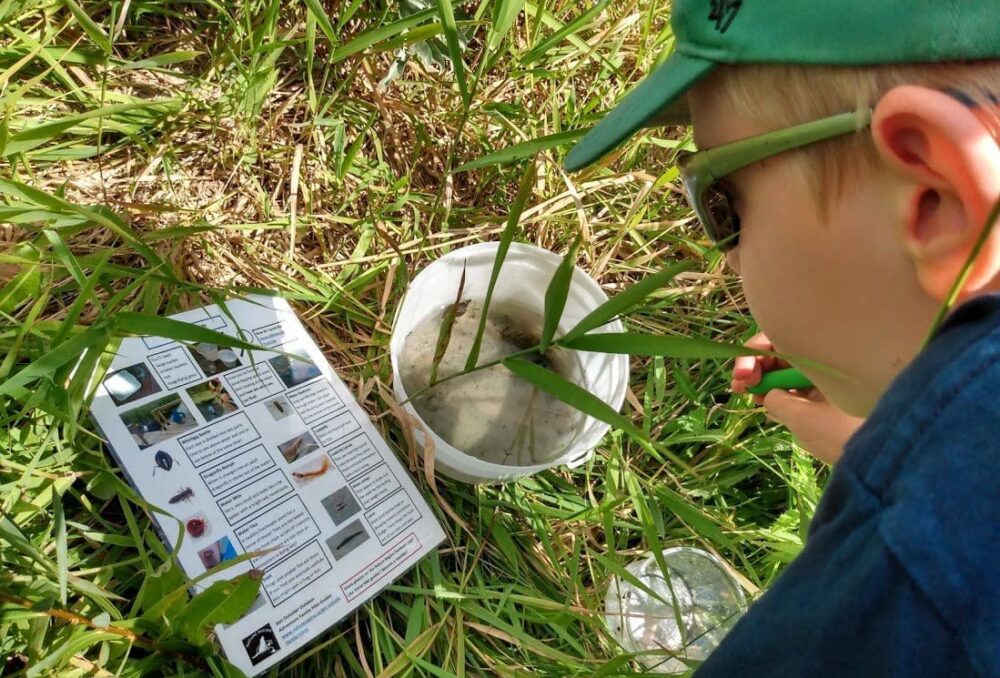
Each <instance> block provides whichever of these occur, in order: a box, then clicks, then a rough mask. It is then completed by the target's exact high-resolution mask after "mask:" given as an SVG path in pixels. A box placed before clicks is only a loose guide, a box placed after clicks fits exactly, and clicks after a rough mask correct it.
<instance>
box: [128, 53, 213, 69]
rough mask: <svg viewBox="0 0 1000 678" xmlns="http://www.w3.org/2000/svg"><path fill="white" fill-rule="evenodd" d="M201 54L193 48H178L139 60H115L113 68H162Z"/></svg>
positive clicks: (189, 59)
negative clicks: (174, 50)
mask: <svg viewBox="0 0 1000 678" xmlns="http://www.w3.org/2000/svg"><path fill="white" fill-rule="evenodd" d="M201 55H202V52H197V51H195V50H178V51H176V52H168V53H166V54H157V55H156V56H151V57H149V58H148V59H140V60H139V61H121V62H115V68H118V69H121V70H123V71H137V70H146V69H149V68H163V67H164V66H172V65H173V64H182V63H184V62H185V61H191V60H192V59H196V58H198V57H199V56H201Z"/></svg>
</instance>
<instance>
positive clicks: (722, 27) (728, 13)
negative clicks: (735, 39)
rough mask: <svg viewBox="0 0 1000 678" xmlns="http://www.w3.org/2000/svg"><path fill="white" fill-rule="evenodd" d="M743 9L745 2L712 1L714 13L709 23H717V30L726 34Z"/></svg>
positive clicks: (709, 17)
mask: <svg viewBox="0 0 1000 678" xmlns="http://www.w3.org/2000/svg"><path fill="white" fill-rule="evenodd" d="M741 7H743V0H712V11H711V12H710V13H709V15H708V20H709V21H714V22H715V30H717V31H718V32H719V33H725V32H726V31H728V30H729V27H730V26H732V25H733V20H734V19H735V18H736V15H737V14H738V13H739V11H740V8H741Z"/></svg>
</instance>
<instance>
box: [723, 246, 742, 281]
mask: <svg viewBox="0 0 1000 678" xmlns="http://www.w3.org/2000/svg"><path fill="white" fill-rule="evenodd" d="M726 261H728V262H729V267H730V268H731V269H733V270H734V271H736V275H740V248H739V247H734V248H733V249H731V250H729V251H728V252H726Z"/></svg>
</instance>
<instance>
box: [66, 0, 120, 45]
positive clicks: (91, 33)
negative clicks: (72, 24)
mask: <svg viewBox="0 0 1000 678" xmlns="http://www.w3.org/2000/svg"><path fill="white" fill-rule="evenodd" d="M62 3H63V4H64V5H66V8H67V9H68V10H69V11H70V12H71V13H72V14H73V18H75V19H76V20H77V22H79V24H80V28H82V29H83V32H84V33H86V34H87V37H88V38H90V39H91V40H93V41H94V44H95V45H97V46H98V47H100V48H101V50H102V51H103V52H104V53H105V54H111V40H109V39H108V35H107V33H105V32H104V29H102V28H101V27H100V26H98V25H97V23H96V22H95V21H94V20H93V19H91V18H90V15H88V14H87V12H85V11H84V9H83V8H82V7H80V5H78V4H76V2H75V0H62Z"/></svg>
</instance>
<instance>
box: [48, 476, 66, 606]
mask: <svg viewBox="0 0 1000 678" xmlns="http://www.w3.org/2000/svg"><path fill="white" fill-rule="evenodd" d="M52 529H53V531H55V534H56V569H57V571H58V573H59V602H60V603H62V604H63V606H65V605H66V597H67V594H68V593H69V558H68V556H67V552H66V515H65V513H64V511H63V502H62V496H60V494H59V492H57V491H56V487H55V484H53V485H52Z"/></svg>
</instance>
